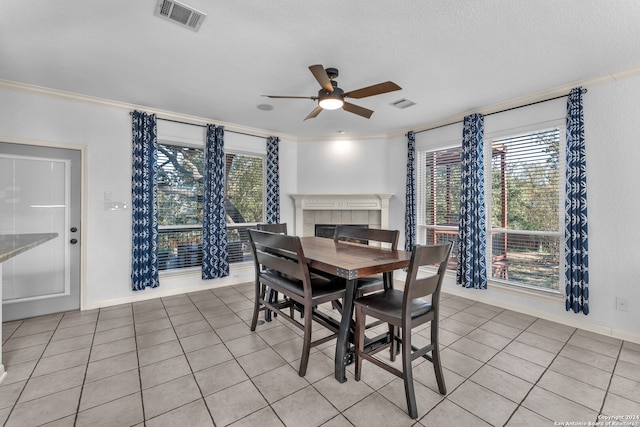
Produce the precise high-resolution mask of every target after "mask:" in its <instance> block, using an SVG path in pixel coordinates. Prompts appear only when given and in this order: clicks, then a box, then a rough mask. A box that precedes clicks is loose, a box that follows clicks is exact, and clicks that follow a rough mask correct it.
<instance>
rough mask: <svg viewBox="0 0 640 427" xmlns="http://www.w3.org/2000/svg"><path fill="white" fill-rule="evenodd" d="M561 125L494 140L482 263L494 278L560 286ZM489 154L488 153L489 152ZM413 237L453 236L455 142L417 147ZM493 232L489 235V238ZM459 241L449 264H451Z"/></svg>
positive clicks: (430, 240) (552, 287)
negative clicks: (437, 147)
mask: <svg viewBox="0 0 640 427" xmlns="http://www.w3.org/2000/svg"><path fill="white" fill-rule="evenodd" d="M561 135H563V130H561V129H559V128H553V129H547V130H541V131H536V132H530V133H527V134H523V135H516V136H512V137H508V138H501V139H499V140H493V141H492V143H491V144H486V145H488V146H489V147H487V148H486V149H487V150H489V149H490V150H491V157H490V158H491V177H490V178H489V184H487V185H485V191H487V193H488V194H487V195H486V199H487V200H491V202H490V209H489V211H488V212H489V215H490V218H488V219H487V226H488V230H487V239H488V240H489V241H488V242H487V268H489V269H490V271H489V277H491V278H492V279H493V280H499V281H501V282H504V283H507V284H513V285H519V286H529V287H535V288H540V289H548V290H553V291H557V290H558V289H559V284H560V282H561V280H560V279H561V275H560V273H561V271H562V268H563V264H562V263H563V257H562V256H561V254H563V248H562V239H563V235H562V232H561V230H562V227H561V225H562V217H561V216H562V212H563V211H562V202H563V200H564V199H563V198H562V194H561V193H560V192H561V189H562V188H564V187H563V186H564V184H563V182H562V179H563V178H562V174H561V173H560V171H561V170H563V169H562V168H563V165H562V159H563V149H564V147H563V145H562V139H561V138H560V136H561ZM486 157H489V155H488V154H487V155H486ZM416 169H417V181H418V185H417V186H418V191H417V205H418V212H417V214H418V215H417V216H418V221H417V223H418V224H417V236H416V237H417V242H418V243H422V244H438V243H443V242H446V241H450V240H454V239H456V238H457V236H458V210H459V200H460V149H459V148H451V149H444V150H434V151H419V152H418V153H417V168H416ZM489 236H490V237H489ZM456 250H457V245H454V246H453V252H452V254H451V258H450V262H449V266H448V268H449V269H451V270H455V268H456V263H457V253H456Z"/></svg>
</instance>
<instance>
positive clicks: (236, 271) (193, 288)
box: [84, 263, 255, 310]
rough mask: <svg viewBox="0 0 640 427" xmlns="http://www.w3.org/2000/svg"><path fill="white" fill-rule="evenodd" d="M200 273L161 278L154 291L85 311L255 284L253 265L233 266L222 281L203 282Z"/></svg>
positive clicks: (95, 304) (101, 303)
mask: <svg viewBox="0 0 640 427" xmlns="http://www.w3.org/2000/svg"><path fill="white" fill-rule="evenodd" d="M200 274H201V273H200V271H199V270H198V271H197V272H190V273H185V274H171V275H166V276H163V277H161V278H160V286H159V287H157V288H154V289H147V290H145V291H139V292H135V293H133V294H132V295H129V296H126V297H122V298H114V299H110V300H101V301H96V302H93V303H87V304H86V305H85V307H84V310H94V309H97V308H105V307H111V306H114V305H120V304H130V303H134V302H140V301H147V300H151V299H155V298H164V297H170V296H174V295H181V294H187V293H191V292H199V291H206V290H209V289H217V288H223V287H225V286H232V285H238V284H240V283H247V282H253V280H254V279H255V270H254V266H253V263H251V264H250V265H240V266H233V269H232V272H231V274H230V275H229V276H227V277H223V278H220V279H213V280H202V279H200ZM163 283H185V286H181V287H170V288H169V289H166V288H163V286H162V284H163Z"/></svg>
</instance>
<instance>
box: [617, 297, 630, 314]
mask: <svg viewBox="0 0 640 427" xmlns="http://www.w3.org/2000/svg"><path fill="white" fill-rule="evenodd" d="M616 310H619V311H629V303H628V302H627V299H626V298H620V297H616Z"/></svg>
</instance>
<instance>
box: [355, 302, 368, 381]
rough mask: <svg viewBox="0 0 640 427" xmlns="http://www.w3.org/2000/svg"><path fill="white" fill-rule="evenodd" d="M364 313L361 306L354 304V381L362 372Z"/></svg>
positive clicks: (357, 379)
mask: <svg viewBox="0 0 640 427" xmlns="http://www.w3.org/2000/svg"><path fill="white" fill-rule="evenodd" d="M365 326H366V325H365V315H364V314H363V313H362V308H360V307H358V306H356V330H355V340H356V342H355V346H356V360H355V364H356V366H355V368H356V372H355V377H356V381H360V375H361V374H362V352H363V351H364V329H365Z"/></svg>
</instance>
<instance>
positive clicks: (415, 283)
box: [354, 243, 451, 419]
mask: <svg viewBox="0 0 640 427" xmlns="http://www.w3.org/2000/svg"><path fill="white" fill-rule="evenodd" d="M450 253H451V243H447V244H442V245H434V246H421V245H417V246H415V248H414V250H413V253H412V255H411V262H410V264H409V269H408V272H407V279H406V282H405V287H404V291H400V290H397V289H385V290H384V292H379V293H374V294H370V295H366V296H363V297H361V298H357V299H356V300H355V301H354V305H355V312H356V362H355V363H356V367H355V371H356V372H355V377H356V380H357V381H359V380H360V377H361V375H362V360H368V361H369V362H371V363H373V364H375V365H377V366H379V367H381V368H383V369H385V370H387V371H389V372H391V373H392V374H395V375H397V376H398V377H400V378H402V379H403V380H404V390H405V395H406V399H407V409H408V413H409V416H410V417H411V418H414V419H415V418H417V417H418V409H417V405H416V397H415V392H414V388H413V370H412V362H413V361H414V360H415V359H417V358H418V357H425V358H426V359H428V360H430V361H431V362H432V363H433V369H434V371H435V375H436V381H437V383H438V390H439V391H440V394H443V395H445V394H447V389H446V386H445V383H444V375H443V373H442V364H441V362H440V348H439V342H438V329H439V325H438V317H439V304H440V289H441V287H442V279H443V278H444V274H445V271H446V269H447V263H448V260H449V255H450ZM434 264H435V265H437V266H438V270H437V272H436V273H435V274H433V275H430V276H428V277H424V278H422V277H421V278H417V275H418V269H419V268H420V267H422V266H427V265H434ZM428 296H431V301H428V300H426V299H424V297H428ZM365 316H371V317H374V318H376V319H380V320H382V321H384V322H386V323H388V324H389V337H390V343H389V344H388V345H389V347H390V352H389V353H390V359H391V361H392V362H393V361H395V357H396V345H397V344H400V345H401V348H402V350H401V355H402V371H400V370H399V369H397V368H395V367H393V366H391V365H389V364H387V363H385V362H384V361H382V360H381V359H379V358H376V357H374V354H375V353H377V352H379V351H381V350H383V349H385V348H386V347H387V346H381V347H377V348H374V349H371V350H369V351H367V352H365V350H364V331H365V326H366V325H365ZM427 322H431V342H430V343H429V344H428V345H426V346H425V347H422V348H416V347H415V346H413V345H411V329H412V328H415V327H416V326H419V325H423V324H425V323H427ZM398 329H400V331H401V333H400V336H398V333H397V331H398ZM428 353H431V356H429V354H428Z"/></svg>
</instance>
